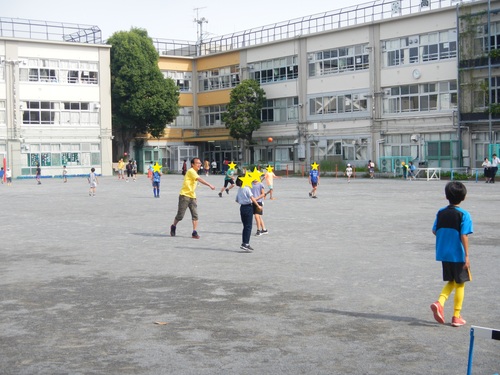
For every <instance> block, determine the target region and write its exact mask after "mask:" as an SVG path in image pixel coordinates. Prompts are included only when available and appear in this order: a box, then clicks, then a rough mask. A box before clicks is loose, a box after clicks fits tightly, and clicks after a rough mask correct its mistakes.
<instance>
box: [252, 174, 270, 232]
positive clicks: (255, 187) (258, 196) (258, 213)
mask: <svg viewBox="0 0 500 375" xmlns="http://www.w3.org/2000/svg"><path fill="white" fill-rule="evenodd" d="M252 194H253V196H254V198H255V200H256V201H257V205H254V206H253V216H254V218H255V225H257V233H256V234H255V235H256V236H262V235H263V234H268V233H269V232H268V231H267V229H266V225H265V224H264V220H263V219H262V215H263V214H264V203H263V201H262V200H263V199H264V198H265V197H266V195H267V193H264V185H263V184H262V182H260V180H255V181H253V182H252ZM258 206H259V207H260V209H259V208H258Z"/></svg>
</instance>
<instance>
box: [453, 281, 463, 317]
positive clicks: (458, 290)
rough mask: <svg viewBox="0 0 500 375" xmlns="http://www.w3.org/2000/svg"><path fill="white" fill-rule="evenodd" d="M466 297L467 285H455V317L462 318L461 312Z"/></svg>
mask: <svg viewBox="0 0 500 375" xmlns="http://www.w3.org/2000/svg"><path fill="white" fill-rule="evenodd" d="M464 295H465V283H462V284H456V283H455V301H454V307H453V308H454V312H453V316H454V317H455V318H458V317H459V316H460V311H462V303H463V302H464Z"/></svg>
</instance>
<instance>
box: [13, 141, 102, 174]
mask: <svg viewBox="0 0 500 375" xmlns="http://www.w3.org/2000/svg"><path fill="white" fill-rule="evenodd" d="M26 150H27V152H26V153H25V155H26V158H25V159H24V161H23V167H24V168H23V169H25V168H26V167H27V169H26V170H27V173H26V174H31V172H33V171H32V170H31V169H30V167H36V166H37V165H38V164H40V166H41V167H60V166H63V165H66V166H81V165H83V166H89V167H90V166H99V165H100V164H101V151H100V145H99V144H98V143H69V144H61V143H42V144H39V143H31V144H29V145H28V147H27V149H26ZM23 174H25V173H23Z"/></svg>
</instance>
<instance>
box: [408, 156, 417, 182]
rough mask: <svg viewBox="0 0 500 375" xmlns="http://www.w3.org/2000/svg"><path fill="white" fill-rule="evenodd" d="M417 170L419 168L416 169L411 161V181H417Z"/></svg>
mask: <svg viewBox="0 0 500 375" xmlns="http://www.w3.org/2000/svg"><path fill="white" fill-rule="evenodd" d="M416 170H417V167H415V164H413V162H412V161H410V171H409V172H408V173H409V175H408V176H409V178H410V181H411V180H412V179H413V180H415V179H416V177H415V171H416Z"/></svg>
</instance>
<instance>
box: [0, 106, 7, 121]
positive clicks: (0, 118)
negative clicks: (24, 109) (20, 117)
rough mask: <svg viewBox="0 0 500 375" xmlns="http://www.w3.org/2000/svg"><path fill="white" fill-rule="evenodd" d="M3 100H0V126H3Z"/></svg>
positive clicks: (4, 119)
mask: <svg viewBox="0 0 500 375" xmlns="http://www.w3.org/2000/svg"><path fill="white" fill-rule="evenodd" d="M5 123H6V118H5V100H0V124H5Z"/></svg>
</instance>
